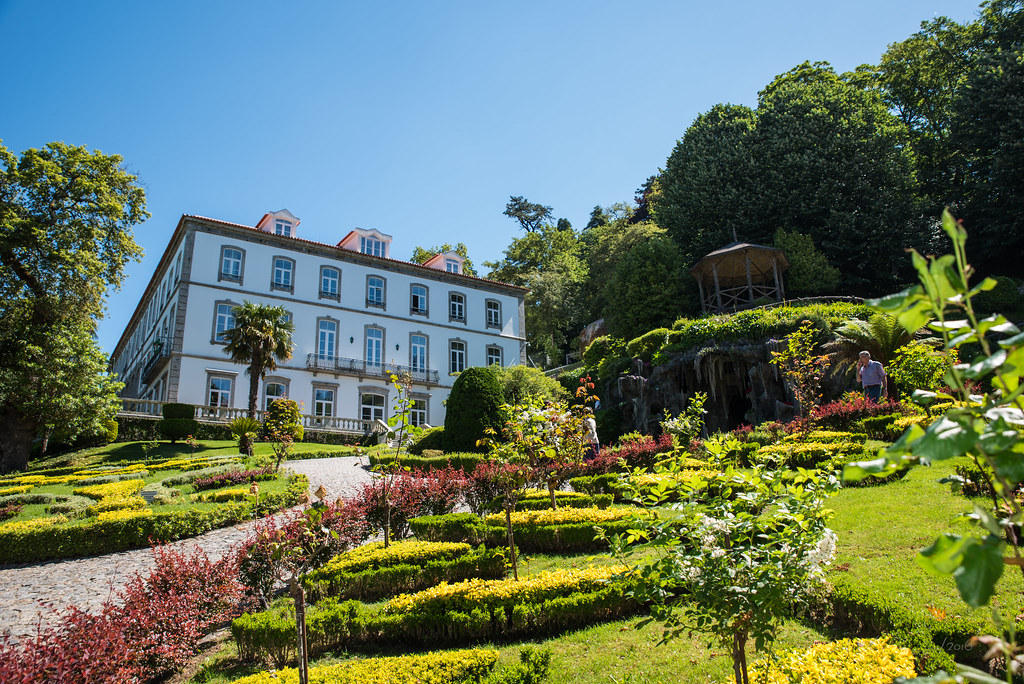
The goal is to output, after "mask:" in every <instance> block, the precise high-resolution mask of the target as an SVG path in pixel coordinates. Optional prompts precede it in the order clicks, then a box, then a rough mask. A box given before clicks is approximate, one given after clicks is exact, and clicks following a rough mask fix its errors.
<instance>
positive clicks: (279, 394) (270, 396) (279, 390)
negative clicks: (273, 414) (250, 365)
mask: <svg viewBox="0 0 1024 684" xmlns="http://www.w3.org/2000/svg"><path fill="white" fill-rule="evenodd" d="M287 396H288V389H287V388H286V387H285V386H284V385H283V384H282V383H280V382H268V383H267V386H266V388H265V389H264V390H263V410H264V411H269V410H270V404H272V403H273V402H275V401H277V400H278V399H284V398H285V397H287Z"/></svg>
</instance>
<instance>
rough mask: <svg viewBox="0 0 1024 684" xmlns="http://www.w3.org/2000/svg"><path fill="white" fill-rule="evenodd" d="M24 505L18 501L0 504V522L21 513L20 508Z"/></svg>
mask: <svg viewBox="0 0 1024 684" xmlns="http://www.w3.org/2000/svg"><path fill="white" fill-rule="evenodd" d="M24 507H25V506H24V504H20V503H9V504H4V505H3V506H0V522H3V521H4V520H10V519H11V518H14V517H17V515H18V514H19V513H21V509H23V508H24Z"/></svg>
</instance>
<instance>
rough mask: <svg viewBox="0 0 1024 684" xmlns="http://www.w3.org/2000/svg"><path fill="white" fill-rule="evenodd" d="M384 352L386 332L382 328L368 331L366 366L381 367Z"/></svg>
mask: <svg viewBox="0 0 1024 684" xmlns="http://www.w3.org/2000/svg"><path fill="white" fill-rule="evenodd" d="M383 350H384V331H383V330H381V329H380V328H367V329H366V365H367V366H373V367H379V366H380V365H381V354H382V352H383Z"/></svg>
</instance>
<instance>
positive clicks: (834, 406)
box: [811, 396, 910, 430]
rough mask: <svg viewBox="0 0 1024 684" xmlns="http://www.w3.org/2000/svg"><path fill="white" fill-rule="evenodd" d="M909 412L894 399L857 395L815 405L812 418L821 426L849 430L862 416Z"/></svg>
mask: <svg viewBox="0 0 1024 684" xmlns="http://www.w3.org/2000/svg"><path fill="white" fill-rule="evenodd" d="M909 412H910V411H909V409H908V408H907V407H906V406H904V405H903V404H901V403H900V402H898V401H893V400H892V399H887V400H886V401H884V402H877V403H876V402H874V401H872V400H870V399H868V398H867V397H864V396H855V397H851V398H849V399H846V400H840V401H833V402H831V403H829V404H822V405H821V406H816V407H814V409H813V410H812V411H811V420H812V421H813V422H814V423H815V424H817V425H819V426H823V427H828V428H831V429H833V430H847V429H849V428H850V427H852V425H853V423H854V422H856V421H858V420H860V419H861V418H869V417H871V416H883V415H887V414H890V413H909Z"/></svg>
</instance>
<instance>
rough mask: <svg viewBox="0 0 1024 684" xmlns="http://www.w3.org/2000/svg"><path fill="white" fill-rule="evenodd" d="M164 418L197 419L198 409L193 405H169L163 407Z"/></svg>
mask: <svg viewBox="0 0 1024 684" xmlns="http://www.w3.org/2000/svg"><path fill="white" fill-rule="evenodd" d="M162 415H163V417H164V418H167V419H171V420H173V419H175V418H195V417H196V407H195V406H193V405H192V404H172V403H167V404H164V406H163V413H162Z"/></svg>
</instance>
